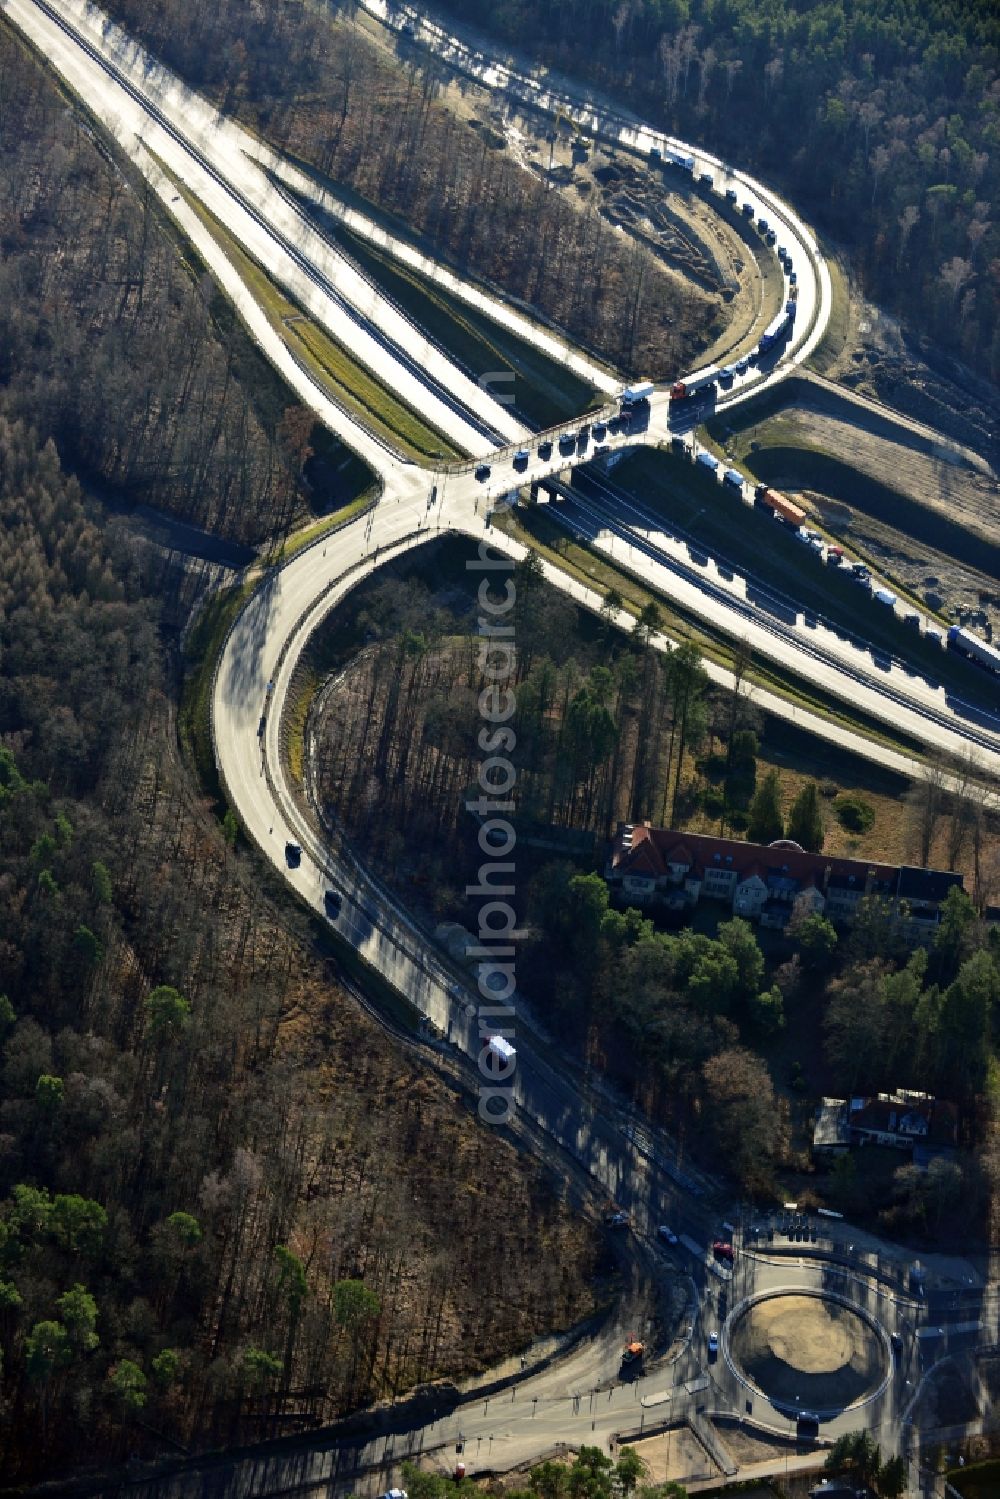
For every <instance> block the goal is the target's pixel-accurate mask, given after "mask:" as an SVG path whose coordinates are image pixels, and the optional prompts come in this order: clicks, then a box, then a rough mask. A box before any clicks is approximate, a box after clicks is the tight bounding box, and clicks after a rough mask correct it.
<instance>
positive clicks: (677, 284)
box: [108, 0, 722, 377]
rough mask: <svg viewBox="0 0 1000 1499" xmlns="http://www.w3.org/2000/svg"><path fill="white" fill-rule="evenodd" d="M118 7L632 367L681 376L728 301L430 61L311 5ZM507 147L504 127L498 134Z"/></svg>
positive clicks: (321, 157)
mask: <svg viewBox="0 0 1000 1499" xmlns="http://www.w3.org/2000/svg"><path fill="white" fill-rule="evenodd" d="M108 9H109V10H110V11H111V13H112V14H113V15H114V16H115V17H116V19H118V20H120V21H121V22H122V24H123V25H125V26H126V27H128V28H129V29H130V30H132V31H133V32H134V33H135V34H136V35H138V36H139V37H141V38H142V39H143V40H144V41H145V42H146V43H147V45H148V46H149V47H150V50H151V51H152V52H153V53H154V54H155V55H156V56H158V57H161V58H162V59H163V60H164V61H166V62H168V63H169V64H170V65H171V66H172V67H174V68H176V69H177V70H178V71H179V72H180V73H181V75H182V76H183V77H184V78H186V79H187V80H188V81H189V82H190V83H191V84H192V85H193V86H195V87H197V88H200V89H204V90H206V91H207V92H208V93H210V95H211V96H212V97H213V98H214V99H215V100H216V101H217V102H218V103H220V104H222V105H223V106H225V107H227V108H230V109H232V110H233V111H234V112H235V113H236V114H237V115H238V116H240V117H241V118H243V119H245V120H246V121H247V122H248V123H249V124H251V125H252V126H253V127H254V128H255V129H257V130H260V131H262V132H263V133H264V134H265V135H266V136H267V138H268V139H269V140H271V141H272V142H273V143H274V144H276V145H278V146H281V147H284V148H286V149H287V150H288V151H290V152H291V153H292V154H293V155H295V156H297V157H299V158H301V159H302V160H303V161H306V162H308V163H310V164H311V165H312V166H313V167H315V168H316V169H317V170H318V171H320V172H321V173H323V174H324V175H325V176H327V177H329V178H330V179H331V182H332V183H333V184H342V185H343V186H344V187H346V188H348V189H350V190H351V191H352V192H354V193H360V194H361V195H363V197H364V198H366V199H367V200H368V201H369V202H371V203H374V204H377V205H378V206H379V209H380V210H383V211H385V212H387V213H389V214H393V215H396V216H397V217H398V220H399V221H401V223H402V224H404V225H407V226H409V227H410V228H411V229H412V230H414V231H416V232H417V233H418V234H419V235H420V236H422V237H423V239H424V241H425V243H426V244H427V246H428V247H429V248H430V249H431V250H432V251H433V252H434V253H435V254H437V255H440V256H444V257H446V258H448V259H450V260H452V261H454V262H455V263H456V264H457V265H459V266H460V267H462V268H463V269H466V270H469V271H471V272H472V273H473V274H475V275H478V276H481V277H486V278H488V279H489V280H490V281H492V282H493V283H494V284H495V285H496V286H498V287H499V288H501V289H502V290H503V291H504V292H505V293H507V294H508V295H509V296H512V297H515V298H518V299H520V300H522V301H525V302H528V303H531V304H532V305H534V306H536V307H538V308H539V309H540V310H541V311H542V312H543V313H544V314H546V315H547V316H548V317H551V318H553V319H554V320H555V321H556V322H557V323H559V324H560V325H561V326H563V327H564V328H565V329H566V330H567V331H568V332H569V333H570V334H571V335H572V336H573V337H574V338H575V339H577V340H579V341H580V342H582V343H584V344H586V345H588V346H589V347H591V348H592V349H594V350H595V351H596V352H598V353H599V354H601V355H603V356H604V357H606V358H607V359H609V360H611V361H614V362H620V363H621V364H622V365H623V366H627V367H629V368H632V369H636V370H638V369H640V368H641V369H642V370H644V371H651V372H653V373H655V374H658V375H659V376H661V377H666V376H667V375H673V374H674V373H675V372H676V370H677V369H679V368H681V367H683V366H685V365H687V364H688V363H689V362H690V360H691V359H692V358H693V357H694V356H695V353H696V351H697V349H698V348H699V347H703V346H704V344H705V342H706V341H708V338H709V325H710V324H712V323H713V320H716V319H719V318H720V317H721V316H722V312H721V303H720V302H719V301H718V300H717V299H714V298H711V297H708V296H706V294H705V293H704V292H703V291H702V290H701V289H699V288H698V287H697V286H695V285H694V284H693V283H692V282H689V281H686V280H684V279H682V278H681V277H679V276H673V275H671V274H669V273H668V272H667V271H666V270H665V269H664V268H663V266H662V265H661V264H660V263H659V262H658V261H657V260H656V259H655V258H654V256H653V255H652V254H651V253H650V252H649V251H648V250H646V249H644V248H642V247H641V246H639V245H638V244H636V243H635V242H634V241H630V240H629V239H628V237H627V236H625V235H623V234H621V233H619V232H617V231H616V230H615V229H614V228H612V226H611V225H610V224H609V223H608V222H607V220H606V219H604V218H603V217H602V216H601V215H600V213H598V212H597V211H596V209H591V210H589V211H587V212H585V213H581V212H578V211H577V210H575V209H574V208H573V207H571V206H570V205H569V204H568V203H567V202H565V201H564V200H563V199H562V197H561V196H560V194H559V193H558V192H554V191H546V184H545V183H543V182H542V181H540V180H539V179H538V177H536V176H535V175H534V174H533V173H531V172H529V171H527V170H525V169H524V168H523V167H521V166H519V165H518V164H517V163H516V162H515V161H513V160H512V159H511V158H510V157H509V155H507V154H506V153H505V152H504V151H503V150H501V149H497V146H498V140H497V139H493V138H492V132H489V131H477V130H475V129H472V128H470V125H469V122H468V121H467V120H466V119H463V118H460V117H459V116H458V115H457V114H456V113H455V112H454V111H453V110H451V109H450V108H448V107H447V105H446V104H445V103H444V102H442V100H441V97H440V95H441V88H440V80H439V76H438V73H437V69H436V65H435V63H434V62H433V59H430V58H428V57H425V56H422V55H418V56H415V57H414V58H413V59H412V60H410V61H408V62H407V63H406V64H405V65H402V64H399V63H397V62H396V61H395V60H394V59H392V58H391V57H389V56H387V55H386V54H385V53H384V52H383V51H381V50H380V49H379V48H377V47H375V46H374V45H373V44H372V42H371V41H370V40H369V39H368V38H367V37H366V35H365V34H364V32H363V31H362V30H360V29H359V28H357V27H355V26H354V25H352V24H351V23H349V22H347V21H337V20H334V19H332V18H331V17H324V16H321V15H318V14H316V13H314V12H312V11H310V10H308V9H307V8H306V7H304V6H294V7H293V6H286V7H284V8H282V9H277V8H273V9H269V10H268V11H267V12H266V14H260V15H259V14H257V12H256V11H254V10H253V9H252V8H246V9H243V8H237V7H227V6H222V7H219V8H217V7H214V6H212V7H204V8H201V9H199V10H196V11H195V12H194V13H192V12H191V11H190V8H189V7H187V6H185V5H184V4H183V3H182V0H167V3H165V4H163V5H161V6H159V7H157V9H156V10H155V12H154V11H152V10H151V9H150V7H149V6H148V5H147V4H146V3H145V0H114V3H113V4H111V5H109V6H108ZM499 143H500V144H502V140H501V141H500V142H499Z"/></svg>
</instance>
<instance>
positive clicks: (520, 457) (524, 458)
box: [514, 448, 531, 468]
mask: <svg viewBox="0 0 1000 1499" xmlns="http://www.w3.org/2000/svg"><path fill="white" fill-rule="evenodd" d="M530 457H531V454H530V453H529V452H528V450H527V448H518V450H517V452H516V453H515V454H514V467H515V468H527V467H528V459H529V458H530Z"/></svg>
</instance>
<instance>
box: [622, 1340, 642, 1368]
mask: <svg viewBox="0 0 1000 1499" xmlns="http://www.w3.org/2000/svg"><path fill="white" fill-rule="evenodd" d="M645 1352H646V1345H645V1343H640V1342H638V1341H637V1339H635V1338H634V1337H630V1338H629V1341H628V1342H627V1343H626V1344H625V1347H624V1348H623V1349H622V1366H623V1367H629V1366H632V1367H638V1366H639V1365H640V1364H641V1363H642V1360H643V1356H644V1354H645Z"/></svg>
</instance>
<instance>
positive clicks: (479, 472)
mask: <svg viewBox="0 0 1000 1499" xmlns="http://www.w3.org/2000/svg"><path fill="white" fill-rule="evenodd" d="M489 476H490V466H489V464H488V463H480V464H479V465H478V466H477V468H476V478H477V479H478V480H479V482H480V484H482V483H483V481H484V480H485V479H488V478H489Z"/></svg>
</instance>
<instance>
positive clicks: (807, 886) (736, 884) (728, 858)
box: [604, 822, 962, 947]
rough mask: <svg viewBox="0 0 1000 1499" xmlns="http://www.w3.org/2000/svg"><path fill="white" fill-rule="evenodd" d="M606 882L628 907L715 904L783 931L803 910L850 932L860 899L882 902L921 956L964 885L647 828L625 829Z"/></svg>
mask: <svg viewBox="0 0 1000 1499" xmlns="http://www.w3.org/2000/svg"><path fill="white" fill-rule="evenodd" d="M604 877H605V879H606V880H607V882H608V884H609V886H610V887H611V890H612V893H613V895H614V896H615V898H616V899H617V900H618V901H620V903H621V904H623V905H632V906H639V907H641V908H643V909H653V910H656V909H660V910H663V911H677V912H683V911H685V910H689V909H690V908H692V907H693V906H695V905H697V904H698V902H699V901H700V900H701V899H702V897H706V898H708V899H714V900H721V901H725V902H726V903H727V904H728V905H729V906H730V907H731V909H732V911H733V914H734V915H735V916H745V917H746V918H748V919H749V920H751V921H757V922H759V923H760V925H761V926H764V927H773V928H776V929H779V930H780V929H783V928H784V927H785V926H786V925H787V923H788V921H789V919H790V917H791V915H792V913H793V911H796V910H803V911H805V912H806V913H807V914H808V913H811V912H814V911H815V912H818V913H819V914H821V915H824V916H826V917H828V918H829V920H830V921H832V922H834V923H835V924H836V925H838V926H850V924H851V923H852V921H853V920H854V916H855V913H856V911H857V908H858V905H859V903H860V902H861V900H862V899H863V898H864V897H865V896H866V895H873V896H880V897H882V898H883V899H885V900H887V901H888V902H890V904H891V906H892V909H893V914H894V917H895V920H896V923H897V926H898V929H899V930H900V932H901V934H902V936H903V937H904V939H905V940H906V941H907V942H908V943H909V944H910V945H911V946H914V947H917V946H920V945H922V944H924V943H926V942H927V941H928V940H932V939H933V936H934V932H935V929H936V927H937V924H938V920H939V916H940V907H941V902H942V901H943V900H944V899H945V896H946V895H947V893H948V891H949V890H950V889H951V888H952V887H953V886H955V885H959V886H961V884H962V876H961V875H959V874H952V873H949V872H945V871H940V870H932V869H917V868H914V867H912V866H910V865H894V864H882V863H879V862H877V861H875V860H870V859H843V858H834V857H830V856H829V855H827V854H811V853H807V852H806V850H805V849H803V848H800V847H799V845H798V844H797V843H793V842H792V841H791V840H790V839H787V838H780V839H778V840H777V841H776V842H775V843H771V844H766V845H765V844H761V843H745V842H743V841H742V840H740V839H736V838H713V837H710V836H708V835H706V834H703V833H683V834H681V833H678V832H675V831H674V830H672V829H670V828H654V827H652V826H651V825H650V824H649V823H647V822H640V823H627V822H623V823H619V825H618V831H617V833H616V835H615V838H614V841H613V842H612V845H611V849H610V853H609V855H608V860H607V863H606V865H605V869H604Z"/></svg>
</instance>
